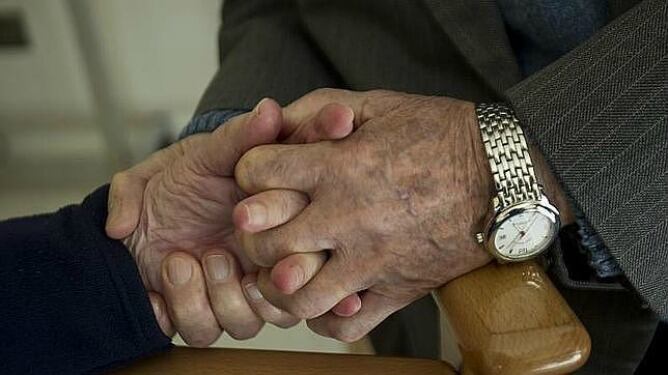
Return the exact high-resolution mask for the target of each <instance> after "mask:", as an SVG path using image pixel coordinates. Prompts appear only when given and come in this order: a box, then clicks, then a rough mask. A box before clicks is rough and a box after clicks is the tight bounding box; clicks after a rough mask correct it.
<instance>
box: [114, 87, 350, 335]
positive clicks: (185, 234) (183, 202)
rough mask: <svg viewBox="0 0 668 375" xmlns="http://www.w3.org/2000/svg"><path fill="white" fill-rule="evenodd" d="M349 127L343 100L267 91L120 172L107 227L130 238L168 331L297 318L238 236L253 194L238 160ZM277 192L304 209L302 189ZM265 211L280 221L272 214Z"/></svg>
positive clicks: (288, 209)
mask: <svg viewBox="0 0 668 375" xmlns="http://www.w3.org/2000/svg"><path fill="white" fill-rule="evenodd" d="M351 129H352V113H351V111H350V110H349V109H347V108H345V107H343V106H341V105H336V104H334V105H328V106H320V107H319V108H318V109H317V110H312V109H311V108H310V107H305V106H302V107H295V106H292V107H291V108H289V109H286V110H285V111H282V110H281V109H280V107H279V106H278V105H277V104H276V103H275V102H273V101H271V100H265V101H263V102H261V103H260V104H259V105H258V107H257V108H256V109H255V110H254V111H253V112H251V113H248V114H244V115H240V116H238V117H236V118H234V119H232V120H230V121H229V123H227V124H225V125H224V126H222V127H220V128H219V129H217V130H216V131H215V132H213V133H211V134H199V135H194V136H190V137H188V138H186V139H184V140H182V141H180V142H178V143H176V144H174V145H172V146H170V147H169V148H167V149H165V150H162V151H159V152H158V153H156V154H154V155H153V156H151V158H149V159H148V160H147V161H145V162H143V163H141V164H139V165H137V166H135V167H133V168H132V169H130V170H128V171H125V172H122V173H120V174H118V175H116V176H115V177H114V179H113V182H112V188H111V192H110V200H109V202H110V209H109V218H108V222H107V233H108V234H109V235H110V236H111V237H113V238H118V239H124V243H125V244H126V245H127V246H128V248H129V249H130V251H131V253H132V255H133V256H134V257H135V259H136V261H137V265H138V268H139V271H140V274H141V276H142V279H143V280H144V283H145V285H146V287H147V290H148V291H149V292H150V293H149V297H150V299H151V302H152V304H153V307H154V310H155V311H156V315H157V317H158V322H159V323H160V325H161V327H162V328H163V330H164V331H165V332H166V333H168V334H169V333H171V332H170V331H172V327H171V325H172V323H173V325H174V326H175V328H176V330H177V331H178V332H179V333H181V335H182V337H183V338H184V340H185V341H186V342H187V343H189V344H191V345H195V346H206V345H208V344H210V343H211V342H213V341H214V340H215V339H216V338H217V337H218V336H219V335H220V334H221V332H222V329H224V330H226V331H227V332H228V333H229V334H230V335H231V336H232V337H235V338H239V339H242V338H249V337H252V336H254V335H255V334H257V332H258V331H259V330H260V328H261V327H262V325H263V322H264V321H268V322H271V323H274V324H276V325H278V326H283V327H288V326H291V325H294V324H296V323H297V322H298V319H296V318H294V317H293V316H291V315H289V314H286V313H285V312H283V311H281V310H279V309H277V308H275V307H274V306H272V305H271V304H269V303H268V302H267V301H266V300H265V299H264V298H263V297H262V295H261V294H260V292H259V291H258V289H257V287H256V280H255V277H256V276H255V271H256V268H255V267H254V266H253V265H252V264H251V263H250V262H249V261H248V260H247V259H246V257H245V256H244V254H243V253H242V252H241V251H240V248H239V246H238V245H237V241H236V239H235V235H234V226H233V224H232V209H233V208H234V206H235V204H236V203H237V202H239V201H240V200H241V199H243V198H244V197H245V195H244V194H243V192H242V191H241V190H240V189H239V188H238V187H237V185H236V183H235V181H234V178H233V169H234V166H235V164H236V162H237V160H238V159H239V158H240V157H241V155H242V154H243V153H244V152H246V151H247V150H249V149H250V148H251V147H254V146H256V145H260V144H266V143H272V142H275V141H276V140H277V138H278V139H280V140H282V141H283V142H314V141H318V140H320V139H336V138H341V137H344V136H346V135H347V134H348V133H349V132H350V131H351ZM272 194H273V199H275V201H274V203H275V204H281V205H282V206H283V207H284V208H285V213H286V214H288V215H296V214H297V213H298V212H299V211H301V210H302V209H303V208H304V206H305V205H306V204H307V203H308V201H307V198H306V197H305V196H303V195H302V194H300V193H297V192H293V191H274V192H272ZM267 220H268V221H267V224H268V225H276V224H274V223H273V222H272V218H271V217H268V218H267ZM324 259H325V257H324V254H309V256H308V257H300V258H295V259H294V260H295V261H296V262H297V263H299V264H310V265H311V267H313V272H317V270H318V269H319V268H320V266H321V265H322V263H323V262H324ZM200 262H201V266H200ZM161 296H162V297H164V299H165V300H162V299H161ZM355 300H358V297H357V296H356V295H354V296H351V298H350V301H352V303H350V302H349V303H347V305H345V304H344V310H346V308H345V306H353V307H354V306H355V305H357V306H358V307H359V302H355ZM344 312H347V313H354V311H348V310H346V311H344Z"/></svg>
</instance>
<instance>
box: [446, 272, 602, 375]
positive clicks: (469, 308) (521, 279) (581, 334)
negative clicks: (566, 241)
mask: <svg viewBox="0 0 668 375" xmlns="http://www.w3.org/2000/svg"><path fill="white" fill-rule="evenodd" d="M435 295H436V299H437V302H438V303H439V305H440V307H441V312H442V313H443V312H445V313H446V318H447V319H448V321H449V323H450V326H451V327H452V330H453V331H454V334H455V336H456V338H457V341H458V345H459V348H460V352H461V357H462V366H461V373H462V374H477V375H483V374H527V375H528V374H565V373H570V372H573V371H575V370H576V369H578V368H579V367H581V366H582V365H583V364H584V363H585V362H586V361H587V358H588V356H589V351H590V346H591V343H590V339H589V335H588V334H587V331H586V329H585V328H584V326H583V325H582V323H581V322H580V321H579V320H578V318H577V317H576V316H575V313H573V311H572V310H571V309H570V307H569V306H568V304H567V303H566V301H565V300H564V299H563V298H562V297H561V295H560V294H559V292H558V291H557V289H556V288H555V287H554V285H552V282H551V281H550V279H549V278H548V277H547V275H546V274H545V272H544V271H543V269H542V267H540V266H539V265H538V264H536V263H535V262H524V263H516V264H503V265H499V264H496V263H493V264H489V265H487V266H485V267H483V268H481V269H479V270H476V271H474V272H471V273H469V274H466V275H464V276H462V277H459V278H457V279H455V280H453V281H451V282H450V283H448V284H447V285H445V286H444V287H442V288H441V289H440V290H438V291H437V293H435Z"/></svg>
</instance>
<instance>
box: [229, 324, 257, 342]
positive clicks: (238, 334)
mask: <svg viewBox="0 0 668 375" xmlns="http://www.w3.org/2000/svg"><path fill="white" fill-rule="evenodd" d="M261 329H262V324H261V323H249V324H241V325H235V326H234V327H232V328H229V329H227V330H226V331H227V334H228V335H229V336H230V337H232V338H233V339H235V340H249V339H252V338H253V337H255V336H257V334H258V333H260V330H261Z"/></svg>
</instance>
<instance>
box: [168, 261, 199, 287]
mask: <svg viewBox="0 0 668 375" xmlns="http://www.w3.org/2000/svg"><path fill="white" fill-rule="evenodd" d="M192 275H193V269H192V267H191V266H190V263H188V262H186V261H185V260H184V259H182V258H179V257H175V258H172V259H170V260H169V264H167V277H168V278H169V281H171V283H172V284H174V285H176V286H179V285H183V284H185V283H187V282H188V280H190V278H191V277H192Z"/></svg>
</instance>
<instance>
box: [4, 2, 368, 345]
mask: <svg viewBox="0 0 668 375" xmlns="http://www.w3.org/2000/svg"><path fill="white" fill-rule="evenodd" d="M220 6H221V0H189V1H182V0H142V1H134V0H114V1H108V0H0V220H2V219H6V218H9V217H15V216H22V215H29V214H35V213H40V212H47V211H52V210H55V209H57V208H59V207H62V206H64V205H66V204H69V203H76V202H79V201H81V199H82V198H83V197H85V196H86V195H87V194H88V193H89V192H91V191H92V190H93V189H95V188H96V187H97V186H100V185H102V184H104V183H106V182H108V181H109V179H110V176H111V175H112V174H113V172H114V171H117V170H121V169H124V168H126V167H128V166H130V165H132V164H134V163H135V162H137V161H140V160H142V159H143V158H144V157H146V156H147V155H148V154H150V153H151V152H153V151H155V150H156V149H157V148H158V147H160V145H164V144H166V143H168V142H170V141H171V140H173V139H174V138H175V137H176V135H177V134H178V132H179V131H180V130H181V128H182V127H183V126H184V125H185V124H186V122H187V121H188V120H189V118H190V116H191V115H192V112H193V110H194V108H195V105H196V104H197V101H198V100H199V98H200V95H201V94H202V92H203V91H204V88H205V87H206V85H207V84H208V81H209V79H210V78H211V77H212V75H213V74H214V72H215V69H216V64H217V40H216V36H217V30H218V26H219V23H220V12H219V10H220ZM176 340H177V342H179V341H178V338H177V339H176ZM215 346H224V347H243V348H258V349H282V350H300V351H320V352H355V353H370V352H371V350H370V347H369V345H368V344H367V343H366V342H361V343H358V344H355V345H346V344H343V343H339V342H336V341H333V340H330V339H325V338H321V337H319V336H316V335H315V334H312V333H310V331H308V330H307V328H306V327H305V326H304V325H303V324H301V325H299V326H297V327H295V328H293V329H290V330H280V329H278V328H275V327H266V328H265V329H264V330H263V332H262V333H261V334H260V335H259V336H258V337H257V338H255V339H252V340H248V341H244V342H237V341H234V340H232V339H230V338H228V337H223V338H221V339H220V340H219V341H218V342H217V343H216V345H215Z"/></svg>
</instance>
